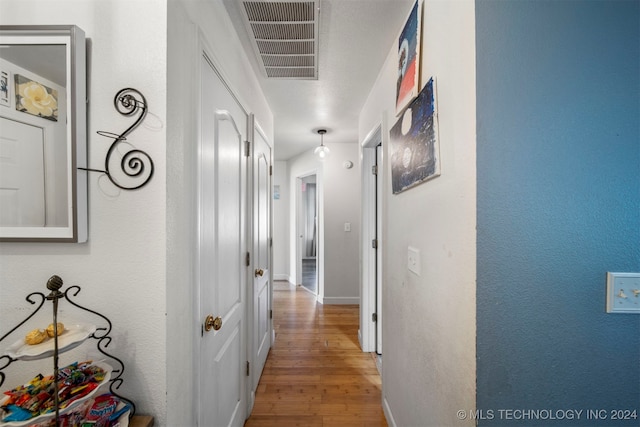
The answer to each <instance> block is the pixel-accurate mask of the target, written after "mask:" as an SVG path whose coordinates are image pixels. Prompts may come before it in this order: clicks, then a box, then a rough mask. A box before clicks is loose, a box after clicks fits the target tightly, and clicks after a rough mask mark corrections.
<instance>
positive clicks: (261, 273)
mask: <svg viewBox="0 0 640 427" xmlns="http://www.w3.org/2000/svg"><path fill="white" fill-rule="evenodd" d="M255 274H256V277H258V276H260V277H262V275H263V274H264V270H263V269H261V268H256V273H255Z"/></svg>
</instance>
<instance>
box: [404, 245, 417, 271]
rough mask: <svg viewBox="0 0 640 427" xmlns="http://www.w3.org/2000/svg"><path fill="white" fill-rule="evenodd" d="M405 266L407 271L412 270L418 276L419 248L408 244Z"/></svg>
mask: <svg viewBox="0 0 640 427" xmlns="http://www.w3.org/2000/svg"><path fill="white" fill-rule="evenodd" d="M407 264H408V265H407V266H408V268H409V271H413V272H414V273H415V274H417V275H418V276H419V275H420V250H419V249H416V248H414V247H411V246H409V248H408V251H407Z"/></svg>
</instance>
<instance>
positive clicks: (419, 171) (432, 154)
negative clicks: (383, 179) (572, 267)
mask: <svg viewBox="0 0 640 427" xmlns="http://www.w3.org/2000/svg"><path fill="white" fill-rule="evenodd" d="M389 139H390V152H391V187H392V191H393V194H398V193H400V192H402V191H404V190H407V189H409V188H411V187H414V186H416V185H418V184H420V183H422V182H425V181H428V180H430V179H432V178H435V177H437V176H439V175H440V146H439V142H438V120H437V111H436V91H435V83H434V80H433V78H431V79H429V81H428V82H427V84H426V85H425V86H424V88H423V89H422V91H421V92H420V94H419V95H418V97H417V98H416V99H415V100H414V101H413V103H411V105H409V107H408V108H407V109H406V110H405V112H404V114H403V115H402V116H401V117H400V118H399V119H398V121H397V122H396V123H395V125H393V127H392V128H391V130H390V131H389Z"/></svg>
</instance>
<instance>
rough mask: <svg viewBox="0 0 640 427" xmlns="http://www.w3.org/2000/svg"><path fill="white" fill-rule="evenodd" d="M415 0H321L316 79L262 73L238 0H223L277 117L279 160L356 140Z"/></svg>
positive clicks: (275, 123)
mask: <svg viewBox="0 0 640 427" xmlns="http://www.w3.org/2000/svg"><path fill="white" fill-rule="evenodd" d="M414 1H415V0H321V1H320V29H319V41H320V46H319V53H318V57H319V70H318V80H281V79H267V78H266V77H264V74H263V72H262V70H261V69H260V68H259V67H258V63H257V60H256V57H255V54H254V51H253V48H252V45H251V42H250V40H249V36H248V35H247V32H246V27H245V24H244V22H243V21H242V15H241V9H240V8H241V7H242V4H241V3H240V1H239V0H224V2H225V6H226V7H227V10H228V11H229V15H230V16H231V19H232V21H233V23H234V26H235V28H236V30H237V32H238V35H239V37H240V39H241V40H242V42H243V45H244V48H245V51H246V52H247V55H248V56H249V59H250V61H251V62H252V65H253V67H254V70H255V72H256V75H258V79H259V81H260V85H261V86H262V89H263V91H264V93H265V96H266V98H267V101H268V102H269V105H270V107H271V110H272V112H273V115H274V128H275V129H274V130H275V141H274V145H275V150H274V151H275V159H276V160H286V159H289V158H291V157H294V156H296V155H298V154H300V153H302V152H303V151H305V150H312V149H313V148H314V147H315V146H317V145H319V143H320V136H319V135H318V134H317V133H316V130H317V129H319V128H326V129H327V134H326V135H325V136H324V142H325V144H328V145H329V146H331V144H334V143H345V142H358V115H359V113H360V110H361V108H362V105H363V104H364V102H365V100H366V98H367V96H368V94H369V90H370V89H371V87H372V86H373V84H374V82H375V80H376V78H377V77H378V73H379V71H380V68H381V67H382V64H383V63H384V60H385V59H386V57H387V55H388V54H389V51H390V49H391V47H392V46H393V45H394V42H395V40H397V37H398V35H399V33H400V30H401V29H402V26H403V25H404V21H405V19H406V17H407V15H408V14H409V10H410V9H411V6H412V4H413V3H414Z"/></svg>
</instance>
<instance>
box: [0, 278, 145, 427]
mask: <svg viewBox="0 0 640 427" xmlns="http://www.w3.org/2000/svg"><path fill="white" fill-rule="evenodd" d="M62 285H63V281H62V279H61V278H60V277H58V276H55V275H54V276H51V278H50V279H49V280H48V281H47V289H48V290H49V294H48V295H45V294H44V293H42V292H32V293H30V294H29V295H27V297H26V300H27V302H29V303H30V304H32V305H36V304H37V308H36V309H35V310H34V311H33V312H32V313H31V314H30V315H29V316H27V318H26V319H24V320H23V321H22V322H20V323H19V324H18V325H16V326H15V327H14V328H13V329H11V330H10V331H9V332H7V333H6V334H4V335H3V336H2V337H1V338H0V342H2V341H3V340H4V339H5V338H7V337H8V336H9V335H11V334H12V333H13V332H15V331H16V330H17V329H18V328H19V327H20V326H22V325H24V324H25V323H26V322H27V321H28V320H29V319H31V318H32V317H33V316H34V315H35V314H36V313H37V312H38V311H39V310H40V309H41V308H42V307H43V306H44V303H45V301H51V302H52V305H53V323H52V324H53V337H52V338H51V339H49V340H47V341H46V342H43V343H41V344H36V345H27V344H25V342H24V339H20V340H19V341H16V342H15V343H14V344H13V345H11V346H10V347H9V348H8V349H7V350H6V354H4V355H2V356H0V388H1V387H2V385H3V384H4V380H5V374H4V373H3V372H2V371H3V370H4V369H5V368H7V367H8V366H9V365H11V364H12V363H13V362H16V361H18V360H37V359H44V358H49V357H52V358H53V378H54V379H57V378H58V356H59V355H60V354H61V353H63V352H65V351H68V350H71V349H72V348H75V347H77V346H78V345H80V344H82V343H83V342H84V341H86V340H88V339H95V340H97V343H96V347H97V348H98V351H100V353H102V354H104V355H105V356H107V357H108V358H109V359H110V360H113V361H114V362H115V364H116V365H117V366H116V367H117V369H114V368H112V366H111V365H110V364H107V363H102V364H101V367H102V368H104V370H105V372H106V373H107V375H105V377H104V379H103V381H102V383H101V384H100V387H99V388H97V389H95V390H94V392H97V391H98V390H101V389H104V386H105V384H107V383H108V386H109V387H108V390H109V392H110V393H111V394H113V395H114V396H116V397H118V398H119V399H121V400H123V401H125V402H127V403H128V404H130V405H131V411H130V415H131V416H133V414H135V404H134V403H133V402H132V401H131V400H129V399H126V398H124V397H122V396H120V395H119V394H118V393H116V392H115V390H117V389H118V388H119V387H120V385H122V382H123V380H122V378H121V377H122V374H123V373H124V364H123V363H122V361H121V360H120V359H118V358H117V357H115V356H113V355H111V354H109V353H108V352H107V351H106V348H107V347H108V346H109V343H111V337H110V336H109V334H110V333H111V321H110V320H109V319H108V318H106V317H105V316H103V315H102V314H100V313H98V312H96V311H93V310H90V309H88V308H86V307H83V306H81V305H80V304H78V303H76V302H75V301H74V300H73V298H74V297H76V296H77V295H78V293H79V292H80V287H79V286H71V287H68V288H67V289H66V290H65V291H64V292H62V291H61V288H62ZM60 300H66V301H67V302H68V303H69V304H71V305H73V306H74V307H77V308H79V309H81V310H84V311H87V312H89V313H92V314H94V315H96V316H98V317H100V318H101V319H102V320H104V321H106V323H107V326H106V327H96V326H95V325H87V324H78V325H69V327H68V328H66V330H65V331H64V332H63V333H62V334H61V335H59V334H58V303H59V301H60ZM96 365H100V364H99V363H96ZM53 384H54V410H55V412H52V413H48V414H43V415H40V416H39V417H36V418H31V419H30V420H28V422H26V423H25V425H30V424H32V423H34V422H35V421H40V420H46V419H50V418H54V417H55V424H56V426H59V419H60V415H62V414H63V413H65V412H66V411H69V410H72V409H73V408H74V407H75V406H76V405H75V403H76V402H74V403H73V404H72V405H69V406H68V407H66V408H65V409H63V410H60V403H59V402H58V392H59V390H58V381H57V380H56V381H53ZM90 396H91V394H89V395H87V396H85V398H83V399H79V400H78V402H80V401H81V400H84V399H88V398H89V397H90ZM40 417H43V418H40ZM135 418H136V419H138V418H139V417H135ZM4 425H7V426H13V425H16V424H14V423H4V424H3V423H2V421H0V426H4Z"/></svg>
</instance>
